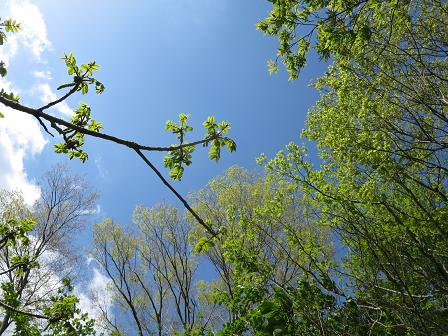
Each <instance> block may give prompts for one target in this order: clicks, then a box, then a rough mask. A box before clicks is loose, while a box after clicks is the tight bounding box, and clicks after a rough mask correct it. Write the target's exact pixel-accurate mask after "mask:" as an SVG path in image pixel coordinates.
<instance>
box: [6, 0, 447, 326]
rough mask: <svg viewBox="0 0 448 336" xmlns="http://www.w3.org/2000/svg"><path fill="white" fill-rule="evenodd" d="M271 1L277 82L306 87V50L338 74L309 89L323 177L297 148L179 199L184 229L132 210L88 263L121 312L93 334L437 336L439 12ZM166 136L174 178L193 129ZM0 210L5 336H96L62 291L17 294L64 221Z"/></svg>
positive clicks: (412, 6) (442, 280) (440, 294)
mask: <svg viewBox="0 0 448 336" xmlns="http://www.w3.org/2000/svg"><path fill="white" fill-rule="evenodd" d="M270 2H271V3H272V11H271V12H270V13H269V15H268V17H267V18H266V19H264V20H263V21H261V22H259V23H258V24H257V28H258V29H259V30H261V31H262V32H264V33H265V34H268V35H273V36H277V37H278V38H279V47H278V51H277V56H276V59H274V60H272V61H269V62H268V66H269V71H270V72H272V73H275V72H277V71H279V69H280V66H279V64H281V63H282V64H284V66H285V68H286V70H287V71H288V72H289V74H290V79H291V80H296V79H297V78H300V70H301V69H303V67H305V66H306V61H307V58H308V57H310V56H309V51H310V50H311V49H313V50H315V51H316V52H317V53H318V55H319V56H320V57H321V58H323V59H325V60H327V61H328V62H331V65H330V66H329V67H328V70H327V71H326V73H325V74H324V75H323V76H322V77H320V78H318V79H317V80H316V82H315V87H316V89H317V90H319V91H320V92H321V98H320V99H319V100H318V101H317V102H316V103H315V105H314V107H313V108H312V109H311V110H310V111H309V114H308V117H307V123H306V127H305V129H304V130H303V131H302V137H303V138H304V139H306V140H309V143H314V144H316V146H317V150H318V155H319V160H318V163H317V164H316V162H317V160H313V158H312V157H310V156H308V154H307V148H306V147H304V146H301V145H297V144H295V143H290V144H288V145H287V146H286V148H285V149H284V150H282V151H280V152H279V153H278V154H277V155H276V156H275V157H274V158H267V157H266V156H264V155H261V156H260V157H259V158H258V162H259V164H260V165H261V166H263V168H264V173H263V174H258V173H254V172H250V171H248V170H245V169H244V168H240V167H236V166H235V167H231V168H230V169H229V170H228V171H227V172H226V173H225V174H224V175H223V176H218V177H216V178H214V179H213V180H211V181H210V182H209V183H208V184H207V185H206V186H205V187H204V188H203V189H202V190H200V191H198V192H196V193H194V194H192V195H190V197H189V199H188V201H187V200H186V199H184V198H182V199H183V200H184V202H183V205H184V206H185V207H186V209H187V211H186V213H184V211H183V210H182V209H179V208H177V207H174V206H170V205H168V204H160V205H157V206H154V207H152V208H144V207H137V208H136V210H135V212H134V216H133V219H134V224H132V225H130V226H124V225H121V224H119V223H115V222H114V221H113V220H110V219H108V220H105V221H104V222H103V223H101V224H98V225H96V226H95V229H94V246H93V248H92V251H91V253H92V256H93V257H94V258H95V259H96V260H97V262H98V263H99V265H101V267H102V270H103V271H104V272H105V274H106V275H107V277H108V278H109V279H110V281H111V285H110V288H109V289H110V290H111V291H112V292H113V307H114V309H113V313H112V314H111V312H110V310H108V309H106V307H101V303H100V302H98V306H99V307H98V308H99V310H100V311H101V314H100V316H99V317H98V318H97V319H96V321H95V323H96V325H98V326H101V327H102V328H103V330H104V332H105V333H108V334H110V335H127V334H129V335H176V334H177V335H446V334H447V333H448V302H447V298H448V296H447V295H448V293H447V291H448V287H447V285H448V282H447V280H448V227H447V219H448V218H447V214H448V211H447V205H446V201H447V197H448V194H447V187H448V186H447V169H448V165H447V157H448V156H447V155H445V152H446V151H447V148H448V147H447V143H448V141H447V140H448V139H447V124H446V123H447V115H448V98H447V97H448V85H447V84H448V83H447V82H448V68H447V55H448V3H447V2H446V1H442V0H440V1H437V0H406V1H402V0H384V1H381V0H347V1H337V0H275V1H270ZM14 24H15V23H14V22H13V21H4V22H3V26H2V27H3V28H4V29H5V30H6V31H8V32H9V31H11V30H14V29H13V28H11V27H12V26H14ZM8 27H9V28H8ZM67 57H68V59H69V58H70V56H67ZM67 57H66V62H67ZM69 63H70V62H69ZM68 66H69V64H68ZM71 66H72V68H73V69H74V70H72V71H73V72H72V73H71V74H75V77H74V80H73V83H69V84H67V86H66V87H65V88H67V87H68V88H71V89H70V90H72V91H73V93H75V92H76V91H82V90H83V87H84V85H89V84H93V85H100V89H101V88H102V87H101V85H102V84H101V83H100V84H98V82H97V81H96V79H93V77H90V75H91V72H88V71H89V70H88V69H91V67H90V68H89V66H88V65H87V66H86V68H85V71H86V76H87V77H82V76H79V75H78V74H77V73H76V69H79V68H74V67H75V66H76V65H71ZM76 67H77V66H76ZM69 68H70V67H69ZM81 68H82V67H81ZM93 70H94V69H93ZM5 71H6V70H5ZM69 71H70V70H69ZM87 72H88V73H87ZM76 76H78V77H80V78H76ZM69 92H70V91H69ZM71 94H72V93H71ZM71 94H70V95H71ZM62 98H63V97H62ZM62 98H61V99H62ZM64 99H65V98H64ZM62 100H63V99H62ZM62 100H61V101H62ZM0 102H2V103H3V104H4V105H6V106H9V107H12V108H13V109H17V113H19V112H20V111H21V112H25V113H29V114H31V115H33V116H35V117H36V118H38V119H39V120H40V121H41V122H42V127H43V128H44V129H46V128H45V127H47V126H46V124H45V123H44V121H46V122H49V123H50V126H51V127H53V128H54V126H55V125H56V128H55V129H56V130H57V127H60V126H61V123H60V121H57V120H54V119H52V118H53V117H51V116H50V117H47V114H46V113H44V112H43V110H40V109H31V108H28V107H26V106H24V105H22V104H20V103H18V102H17V99H16V97H15V95H14V94H12V95H11V94H9V93H8V94H7V93H5V92H3V93H2V95H1V98H0ZM36 111H37V112H36ZM42 113H44V114H42ZM75 118H80V120H81V121H76V120H75V121H74V120H72V121H71V122H66V123H65V124H62V125H63V126H64V127H66V129H65V130H63V129H62V135H64V134H69V137H68V138H63V139H64V141H65V142H64V143H62V145H61V146H60V147H58V148H56V151H58V152H66V153H68V154H69V155H71V156H73V157H77V156H79V155H81V154H79V155H78V154H70V153H83V152H82V149H81V147H82V144H83V140H84V135H92V134H91V133H92V132H96V133H98V132H97V131H99V130H97V129H94V130H92V129H91V128H89V126H88V125H89V122H90V123H91V121H90V119H89V118H90V110H89V111H88V113H87V112H86V111H79V110H78V111H77V112H76V114H75ZM83 118H84V119H83ZM209 122H210V123H209V124H208V127H209V128H208V129H209V130H211V131H209V133H208V137H206V138H205V139H203V140H200V141H203V142H202V143H209V142H213V141H218V142H219V143H217V144H216V145H215V147H213V148H214V150H213V152H214V153H215V154H219V153H220V152H219V151H220V148H221V147H222V146H225V145H227V146H228V147H229V149H230V150H232V149H235V147H234V145H233V142H230V141H231V140H230V139H228V138H224V137H223V135H222V134H223V133H220V132H221V131H223V130H225V129H227V126H226V125H225V124H223V125H221V126H222V127H221V126H216V125H217V124H216V123H215V121H214V119H210V120H209ZM169 125H170V126H169V127H167V128H168V129H169V131H171V132H173V133H175V134H177V136H178V140H179V145H178V146H177V147H171V148H168V149H167V150H168V152H169V156H168V157H167V159H166V161H165V163H166V166H167V167H168V168H170V169H171V172H172V177H173V178H176V177H178V174H177V173H178V172H179V171H181V172H182V173H183V167H184V166H185V165H188V163H189V162H191V161H190V160H191V155H190V154H191V153H190V150H186V148H193V147H192V146H193V145H190V146H188V144H185V143H184V140H183V136H184V134H185V132H188V131H190V129H189V128H188V127H189V126H188V125H187V124H186V117H185V116H183V117H181V119H180V123H179V124H177V125H174V126H173V123H171V124H169ZM74 126H76V127H74ZM219 127H220V128H219ZM206 128H207V126H206ZM46 130H48V129H46ZM220 130H221V131H220ZM59 133H61V132H59ZM96 133H95V134H96ZM99 134H102V133H99ZM226 139H228V140H226ZM71 141H72V142H73V141H75V143H74V144H72V142H71ZM128 147H130V148H131V149H133V150H136V151H137V153H139V150H140V149H135V148H133V147H132V146H128ZM215 154H213V155H210V156H211V158H218V157H219V155H218V156H215ZM82 158H83V157H81V159H82ZM176 167H177V168H176ZM181 168H182V169H181ZM173 169H174V170H173ZM156 174H157V172H156ZM62 175H63V174H60V173H58V174H56V175H55V176H62ZM158 176H159V177H160V176H161V173H160V172H158ZM162 181H164V179H163V176H162ZM165 181H166V180H165ZM166 185H170V184H169V183H166ZM173 190H174V188H173V189H172V191H173ZM173 192H175V190H174V191H173ZM44 195H45V193H44ZM87 195H89V193H83V194H82V195H79V197H87ZM92 197H93V196H92ZM2 198H3V199H4V200H5V201H4V202H3V203H4V204H5V207H4V209H11V210H2V214H4V215H3V217H2V232H1V233H2V235H3V238H2V239H1V240H0V243H1V244H0V249H1V251H2V254H5V257H2V259H1V260H2V262H4V263H5V266H4V269H3V270H2V272H4V273H2V276H3V274H5V275H6V276H5V277H4V279H5V280H4V282H3V284H2V295H3V296H2V300H0V302H1V304H0V306H1V308H2V310H3V314H4V317H3V323H2V330H1V332H3V331H4V330H6V329H8V327H11V328H12V327H14V328H15V330H16V333H17V334H19V333H22V334H26V333H28V334H32V333H33V332H34V334H36V335H40V334H51V333H53V334H55V335H78V334H83V333H84V334H86V335H87V334H93V333H95V332H96V330H97V329H95V328H94V327H93V325H94V322H93V321H92V320H91V319H90V318H89V317H88V316H86V315H83V313H82V312H81V311H79V309H78V308H76V307H77V306H76V302H77V299H76V297H75V296H73V295H72V294H71V293H70V289H71V288H72V285H71V284H70V282H69V281H68V280H67V279H68V278H67V277H61V279H63V281H62V282H61V284H60V288H59V289H58V290H56V294H52V295H51V296H44V297H43V298H41V299H38V298H37V299H35V300H34V299H29V300H28V299H27V297H28V296H27V294H26V293H28V290H25V289H20V288H21V287H20V286H24V288H28V286H31V284H32V283H33V281H35V277H34V276H31V275H26V274H34V272H37V270H42V269H43V270H45V268H41V269H39V268H37V264H39V256H40V255H41V254H39V253H40V252H39V253H37V252H36V251H37V250H36V251H35V250H34V249H35V247H34V246H35V244H38V245H37V246H40V245H39V244H40V243H36V242H38V241H39V240H41V239H43V238H45V239H48V241H53V240H56V241H60V242H62V241H64V239H62V238H48V237H49V236H48V235H49V233H48V232H47V230H51V228H52V227H53V228H55V227H61V229H57V230H56V235H54V236H52V237H58V235H59V234H61V235H63V236H64V237H70V234H71V229H68V228H69V227H70V224H67V225H68V226H66V224H62V223H64V222H63V221H62V222H59V220H61V218H62V217H64V216H65V215H66V214H67V213H66V210H65V209H66V208H65V203H66V202H68V200H63V201H61V203H58V204H59V205H60V206H61V207H62V208H63V209H64V210H62V214H61V215H59V216H56V217H53V214H51V213H52V211H55V210H56V209H57V207H56V208H55V209H53V208H51V207H48V206H47V207H46V206H45V200H44V201H39V202H38V204H37V205H36V207H35V208H34V209H32V210H29V209H27V208H26V207H23V206H20V197H19V196H17V195H15V194H5V195H4V196H3V197H2ZM75 198H76V197H75ZM89 199H91V200H93V198H89ZM70 200H71V198H70ZM47 202H48V200H47ZM40 203H42V204H43V205H40V207H41V208H40V209H41V210H39V204H40ZM68 204H70V203H68ZM80 208H81V207H79V208H78V209H80ZM29 211H31V212H29ZM39 213H40V214H42V213H44V214H45V215H44V216H42V215H41V216H39V215H38V214H39ZM81 213H82V214H86V213H87V212H85V211H81ZM46 218H47V219H46ZM53 218H54V219H53ZM53 220H54V221H53ZM47 222H48V223H56V224H52V225H54V226H52V225H50V224H45V223H47ZM68 223H71V222H70V221H69V222H68ZM73 223H78V220H77V219H75V220H74V221H73ZM59 225H60V226H59ZM62 228H64V229H62ZM65 228H67V230H66V229H65ZM42 237H43V238H42ZM42 244H43V245H45V243H42ZM48 246H50V245H48ZM51 248H52V249H53V247H51ZM54 249H55V250H59V247H58V246H55V247H54ZM21 251H22V252H21ZM24 251H26V252H24ZM33 251H34V252H33ZM61 253H62V252H61ZM69 255H71V254H70V253H69ZM61 259H63V258H61ZM64 260H65V259H64ZM204 263H205V264H207V265H211V266H213V269H214V274H213V276H212V280H210V279H208V280H206V279H201V277H200V276H201V274H202V275H203V273H201V272H199V268H200V266H201V265H202V264H204ZM2 279H3V278H2ZM2 281H3V280H2ZM33 288H34V287H33ZM39 293H40V292H39V291H36V292H35V293H31V294H30V295H31V296H32V297H33V298H34V295H40V294H39ZM53 293H54V291H53ZM62 307H64V308H62ZM69 308H70V309H69ZM8 323H9V324H8ZM34 334H33V335H34Z"/></svg>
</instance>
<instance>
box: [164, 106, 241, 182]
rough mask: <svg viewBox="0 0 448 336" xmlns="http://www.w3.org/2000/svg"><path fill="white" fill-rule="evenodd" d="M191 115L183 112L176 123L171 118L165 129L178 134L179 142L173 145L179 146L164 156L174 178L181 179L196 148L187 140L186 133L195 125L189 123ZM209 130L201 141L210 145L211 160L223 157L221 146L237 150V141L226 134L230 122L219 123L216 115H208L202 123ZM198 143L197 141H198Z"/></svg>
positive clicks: (205, 145) (165, 163) (206, 145)
mask: <svg viewBox="0 0 448 336" xmlns="http://www.w3.org/2000/svg"><path fill="white" fill-rule="evenodd" d="M189 117H190V116H189V115H187V114H183V113H181V114H180V115H179V124H176V123H174V122H173V121H171V120H168V121H167V122H166V126H165V129H166V130H167V131H169V132H171V133H173V134H175V135H176V137H177V139H178V141H179V143H178V144H174V145H172V147H173V148H175V147H178V148H176V149H174V150H171V151H169V152H168V155H167V156H165V158H164V165H165V167H166V168H169V169H170V177H171V178H172V179H173V180H181V178H182V175H183V173H184V170H185V166H189V165H190V164H191V154H192V153H193V151H194V150H195V145H193V144H192V145H189V143H188V142H186V141H185V135H186V133H188V132H191V131H193V127H191V126H189V125H188V124H187V120H188V118H189ZM202 125H203V126H204V128H205V129H206V130H207V133H206V134H205V138H204V140H202V141H200V142H199V143H202V145H203V146H204V147H208V146H210V150H209V157H210V159H211V160H216V161H218V160H219V158H220V157H221V148H222V147H224V146H226V147H227V149H228V150H229V151H230V152H233V151H235V150H236V144H235V142H234V141H233V140H232V139H230V138H227V137H224V136H223V135H224V134H227V133H228V131H229V130H230V124H229V123H227V122H225V121H223V122H221V123H219V124H217V123H216V121H215V117H208V118H207V120H206V121H204V123H203V124H202ZM196 144H197V143H196Z"/></svg>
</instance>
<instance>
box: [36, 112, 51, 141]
mask: <svg viewBox="0 0 448 336" xmlns="http://www.w3.org/2000/svg"><path fill="white" fill-rule="evenodd" d="M36 119H37V121H38V122H39V124H40V125H41V126H42V128H43V129H44V130H45V132H46V133H48V134H50V135H51V136H52V137H54V135H53V133H51V132H50V131H49V130H48V128H47V125H45V124H44V122H43V121H42V119H41V118H39V117H36Z"/></svg>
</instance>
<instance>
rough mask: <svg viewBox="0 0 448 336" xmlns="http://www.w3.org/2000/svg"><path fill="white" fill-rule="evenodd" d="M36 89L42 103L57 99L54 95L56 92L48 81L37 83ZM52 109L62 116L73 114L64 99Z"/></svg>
mask: <svg viewBox="0 0 448 336" xmlns="http://www.w3.org/2000/svg"><path fill="white" fill-rule="evenodd" d="M36 89H37V91H38V92H39V93H40V100H41V102H42V104H43V105H45V104H47V103H49V102H52V101H55V100H57V99H58V96H57V95H56V93H54V91H53V90H52V88H51V86H50V84H48V83H44V84H39V85H38V86H37V87H36ZM54 109H55V110H56V111H58V112H59V113H61V114H62V115H64V116H68V117H70V116H72V115H73V110H72V109H71V108H70V107H69V106H68V104H67V103H66V102H65V101H63V102H61V103H59V104H57V105H55V106H54Z"/></svg>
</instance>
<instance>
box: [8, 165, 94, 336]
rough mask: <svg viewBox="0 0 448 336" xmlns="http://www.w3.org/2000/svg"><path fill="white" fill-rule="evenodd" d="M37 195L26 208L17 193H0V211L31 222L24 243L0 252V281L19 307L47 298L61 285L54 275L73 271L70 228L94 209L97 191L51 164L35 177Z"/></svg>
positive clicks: (35, 306) (80, 225) (71, 274)
mask: <svg viewBox="0 0 448 336" xmlns="http://www.w3.org/2000/svg"><path fill="white" fill-rule="evenodd" d="M40 190H41V197H40V199H39V200H38V201H37V202H36V203H35V204H34V205H33V206H32V207H31V208H29V207H27V206H26V205H25V203H24V202H23V198H22V197H21V195H20V194H19V193H16V192H7V191H2V192H1V193H0V213H1V215H2V217H3V218H4V219H6V218H7V217H9V218H11V217H15V218H22V219H25V218H30V219H32V220H33V221H35V223H36V225H35V226H34V228H33V231H31V233H30V234H28V239H29V244H26V245H23V244H16V245H11V246H9V247H7V248H4V249H2V250H1V252H0V273H1V274H2V275H1V276H2V280H3V281H2V282H9V283H10V284H12V286H14V289H15V291H16V292H17V293H18V300H20V302H21V306H22V307H24V308H26V309H29V310H33V309H34V310H35V309H38V308H40V307H42V306H43V305H44V304H46V303H48V300H49V298H50V296H51V295H52V294H54V293H56V291H57V290H58V289H59V288H60V287H61V282H60V279H61V278H64V277H70V278H73V277H75V276H76V270H77V269H78V268H77V267H74V266H75V262H76V261H77V253H76V252H75V249H74V248H73V244H72V242H73V235H72V234H73V233H74V232H76V231H79V230H81V229H82V228H83V227H84V225H85V221H86V219H87V218H88V216H89V215H91V214H92V213H93V212H94V211H95V206H96V200H97V194H96V193H94V192H93V191H92V190H91V188H90V187H89V186H88V185H87V183H86V182H85V181H84V180H83V179H82V178H80V177H78V176H75V175H73V174H71V172H70V171H69V170H68V169H67V168H65V167H64V166H56V167H54V168H53V169H51V170H50V171H49V172H48V173H46V174H45V176H44V177H43V178H42V180H41V182H40ZM14 260H27V261H28V262H30V263H36V262H37V263H38V264H39V265H40V267H25V268H23V271H21V272H17V271H16V269H14V267H12V265H13V261H14ZM1 318H2V321H1V326H0V335H1V334H3V333H4V332H6V331H7V330H8V328H9V326H10V325H11V322H12V320H11V316H10V314H9V313H6V314H3V315H2V317H1Z"/></svg>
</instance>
